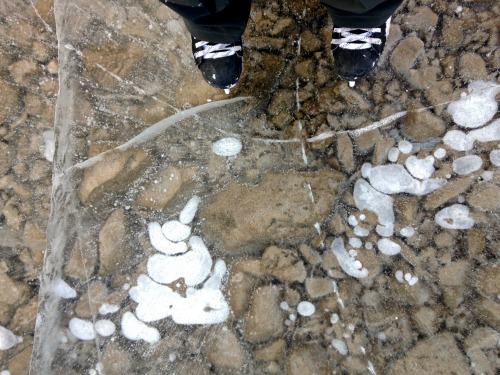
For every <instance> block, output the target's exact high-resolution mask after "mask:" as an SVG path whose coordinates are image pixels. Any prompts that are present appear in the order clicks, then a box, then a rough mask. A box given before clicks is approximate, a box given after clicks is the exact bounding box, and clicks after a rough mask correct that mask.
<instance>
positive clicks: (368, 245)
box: [365, 242, 373, 250]
mask: <svg viewBox="0 0 500 375" xmlns="http://www.w3.org/2000/svg"><path fill="white" fill-rule="evenodd" d="M365 249H367V250H371V249H373V244H372V243H371V242H367V243H365Z"/></svg>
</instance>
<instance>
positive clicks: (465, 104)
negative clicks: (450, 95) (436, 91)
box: [448, 81, 500, 128]
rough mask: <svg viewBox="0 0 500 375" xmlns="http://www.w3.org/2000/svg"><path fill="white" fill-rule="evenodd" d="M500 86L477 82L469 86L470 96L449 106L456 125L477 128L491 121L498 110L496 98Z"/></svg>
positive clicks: (493, 83) (492, 83)
mask: <svg viewBox="0 0 500 375" xmlns="http://www.w3.org/2000/svg"><path fill="white" fill-rule="evenodd" d="M499 92H500V86H499V85H498V84H496V83H495V82H485V81H475V82H471V83H470V84H469V95H466V96H465V97H461V98H460V99H459V100H457V101H455V102H452V103H450V104H449V105H448V112H449V113H450V114H451V116H452V117H453V121H455V123H456V124H458V125H460V126H463V127H465V128H477V127H479V126H481V125H484V124H485V123H486V122H488V121H489V120H491V119H492V118H493V116H495V113H496V112H497V109H498V103H497V101H496V99H495V96H496V95H497V94H498V93H499Z"/></svg>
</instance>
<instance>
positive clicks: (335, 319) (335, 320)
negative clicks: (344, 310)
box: [330, 313, 340, 324]
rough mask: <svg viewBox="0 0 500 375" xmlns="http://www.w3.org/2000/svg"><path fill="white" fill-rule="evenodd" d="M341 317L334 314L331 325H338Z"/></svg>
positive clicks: (331, 317)
mask: <svg viewBox="0 0 500 375" xmlns="http://www.w3.org/2000/svg"><path fill="white" fill-rule="evenodd" d="M339 319H340V318H339V316H338V314H335V313H333V314H332V316H330V323H332V324H336V323H337V322H338V321H339Z"/></svg>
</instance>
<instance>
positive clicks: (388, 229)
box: [375, 224, 394, 237]
mask: <svg viewBox="0 0 500 375" xmlns="http://www.w3.org/2000/svg"><path fill="white" fill-rule="evenodd" d="M375 232H377V234H378V235H379V236H382V237H392V235H393V234H394V225H393V224H387V225H382V224H378V225H377V226H376V227H375Z"/></svg>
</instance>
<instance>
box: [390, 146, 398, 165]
mask: <svg viewBox="0 0 500 375" xmlns="http://www.w3.org/2000/svg"><path fill="white" fill-rule="evenodd" d="M398 158H399V149H398V148H396V147H393V148H391V149H390V150H389V153H388V154H387V159H388V160H389V161H392V162H393V163H395V162H397V161H398Z"/></svg>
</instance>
